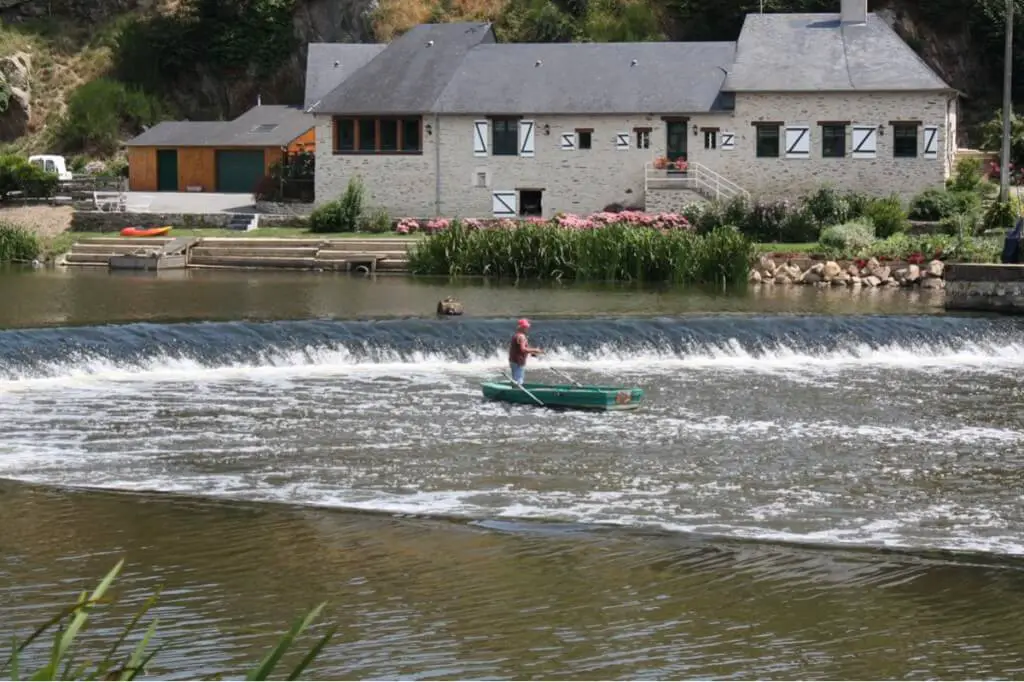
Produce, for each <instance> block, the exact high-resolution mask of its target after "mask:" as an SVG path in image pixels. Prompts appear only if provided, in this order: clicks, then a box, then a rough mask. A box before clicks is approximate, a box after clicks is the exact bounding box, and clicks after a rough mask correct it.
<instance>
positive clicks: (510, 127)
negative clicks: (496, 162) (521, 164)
mask: <svg viewBox="0 0 1024 682" xmlns="http://www.w3.org/2000/svg"><path fill="white" fill-rule="evenodd" d="M491 129H492V132H491V153H492V154H493V155H494V156H519V119H518V118H495V119H491Z"/></svg>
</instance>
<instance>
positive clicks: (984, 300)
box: [945, 263, 1024, 315]
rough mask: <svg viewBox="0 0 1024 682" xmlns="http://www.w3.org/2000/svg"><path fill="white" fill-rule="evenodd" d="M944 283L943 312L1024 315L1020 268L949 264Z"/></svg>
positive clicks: (1023, 278)
mask: <svg viewBox="0 0 1024 682" xmlns="http://www.w3.org/2000/svg"><path fill="white" fill-rule="evenodd" d="M947 280H948V281H947V284H946V300H945V307H946V309H947V310H971V311H978V312H1001V313H1013V314H1017V315H1020V314H1024V265H1013V264H996V263H984V264H983V263H952V264H950V266H949V268H948V270H947Z"/></svg>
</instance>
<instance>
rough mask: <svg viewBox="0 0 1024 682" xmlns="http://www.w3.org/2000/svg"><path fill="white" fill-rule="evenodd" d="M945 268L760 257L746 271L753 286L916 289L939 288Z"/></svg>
mask: <svg viewBox="0 0 1024 682" xmlns="http://www.w3.org/2000/svg"><path fill="white" fill-rule="evenodd" d="M945 269H946V266H945V264H944V263H943V262H942V261H939V260H933V261H931V262H929V263H928V264H921V265H918V264H917V263H903V262H893V261H889V262H880V261H878V260H877V259H875V258H872V259H870V260H868V261H866V262H852V261H831V260H830V261H814V260H811V259H795V258H793V259H776V258H771V257H768V256H764V257H762V258H761V259H760V261H759V262H758V263H757V264H756V265H755V266H754V267H752V268H751V269H750V281H751V282H752V283H754V284H761V285H773V284H802V285H813V286H818V287H862V286H863V287H920V288H922V289H943V288H945V286H946V283H945V279H944V277H945Z"/></svg>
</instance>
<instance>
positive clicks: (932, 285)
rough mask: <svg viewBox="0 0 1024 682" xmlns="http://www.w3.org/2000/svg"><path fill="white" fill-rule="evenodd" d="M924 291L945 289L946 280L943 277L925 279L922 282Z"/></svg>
mask: <svg viewBox="0 0 1024 682" xmlns="http://www.w3.org/2000/svg"><path fill="white" fill-rule="evenodd" d="M921 288H922V289H945V288H946V280H944V279H942V278H941V277H925V278H924V279H922V280H921Z"/></svg>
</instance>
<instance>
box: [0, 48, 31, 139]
mask: <svg viewBox="0 0 1024 682" xmlns="http://www.w3.org/2000/svg"><path fill="white" fill-rule="evenodd" d="M31 72H32V58H31V57H30V56H29V55H28V54H27V53H25V52H16V53H15V54H12V55H8V56H7V57H2V58H0V92H2V93H3V94H4V97H0V141H2V142H13V141H14V140H16V139H18V138H19V137H21V136H22V135H25V134H26V133H27V132H28V126H29V121H30V120H31V118H32V96H31Z"/></svg>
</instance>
